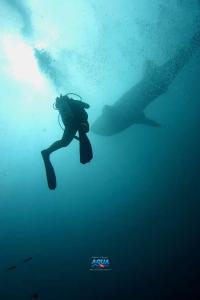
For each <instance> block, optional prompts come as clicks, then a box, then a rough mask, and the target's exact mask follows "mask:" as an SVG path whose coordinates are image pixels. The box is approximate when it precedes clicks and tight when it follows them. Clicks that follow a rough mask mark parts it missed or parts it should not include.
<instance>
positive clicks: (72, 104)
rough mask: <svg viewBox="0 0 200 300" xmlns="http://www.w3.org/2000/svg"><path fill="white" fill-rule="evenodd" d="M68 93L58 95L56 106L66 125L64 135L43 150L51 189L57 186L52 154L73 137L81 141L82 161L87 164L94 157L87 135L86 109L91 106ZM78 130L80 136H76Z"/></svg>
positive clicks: (66, 144)
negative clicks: (51, 159)
mask: <svg viewBox="0 0 200 300" xmlns="http://www.w3.org/2000/svg"><path fill="white" fill-rule="evenodd" d="M68 95H69V94H67V95H64V96H62V95H60V97H57V98H56V101H55V107H54V108H55V109H56V110H58V111H59V113H60V116H61V119H62V122H63V124H64V126H65V128H64V133H63V136H62V138H61V139H60V140H58V141H56V142H55V143H53V144H52V145H51V146H50V147H49V148H47V149H45V150H43V151H41V154H42V157H43V160H44V164H45V169H46V175H47V181H48V186H49V188H50V189H55V188H56V176H55V172H54V169H53V166H52V164H51V161H50V154H51V153H52V152H54V151H56V150H58V149H60V148H63V147H67V146H68V145H69V144H70V143H71V141H72V140H73V139H76V140H78V141H79V150H80V162H81V163H82V164H85V163H88V162H89V161H90V160H91V159H92V158H93V152H92V146H91V144H90V141H89V139H88V137H87V133H88V132H89V123H88V114H87V112H86V111H85V109H88V108H89V107H90V106H89V104H87V103H84V102H82V101H79V100H74V99H72V98H69V96H68ZM77 132H78V137H77V136H76V133H77Z"/></svg>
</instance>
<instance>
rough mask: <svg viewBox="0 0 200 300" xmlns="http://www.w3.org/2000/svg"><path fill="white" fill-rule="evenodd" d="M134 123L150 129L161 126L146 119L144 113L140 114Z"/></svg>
mask: <svg viewBox="0 0 200 300" xmlns="http://www.w3.org/2000/svg"><path fill="white" fill-rule="evenodd" d="M136 123H138V124H144V125H147V126H151V127H161V124H159V123H158V122H156V121H154V120H152V119H150V118H148V117H146V115H145V114H144V113H142V114H141V115H140V116H139V118H138V119H137V121H136Z"/></svg>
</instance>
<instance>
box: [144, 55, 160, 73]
mask: <svg viewBox="0 0 200 300" xmlns="http://www.w3.org/2000/svg"><path fill="white" fill-rule="evenodd" d="M157 68H158V67H157V65H156V64H155V63H154V62H153V60H150V59H147V60H146V61H145V64H144V74H145V75H151V74H152V73H155V71H156V70H157Z"/></svg>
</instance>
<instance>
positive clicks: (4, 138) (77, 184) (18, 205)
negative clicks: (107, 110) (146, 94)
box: [0, 0, 200, 300]
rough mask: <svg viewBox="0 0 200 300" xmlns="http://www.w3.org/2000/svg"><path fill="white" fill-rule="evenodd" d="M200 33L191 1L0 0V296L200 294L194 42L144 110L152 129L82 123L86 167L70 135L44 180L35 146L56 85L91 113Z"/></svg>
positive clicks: (53, 135) (98, 298)
mask: <svg viewBox="0 0 200 300" xmlns="http://www.w3.org/2000/svg"><path fill="white" fill-rule="evenodd" d="M199 30H200V1H198V0H168V1H164V0H98V1H97V0H68V1H65V0H54V1H49V0H42V1H41V0H27V1H26V0H0V36H1V38H0V115H1V118H0V128H1V130H0V136H1V148H0V158H1V163H0V165H1V168H0V178H1V181H0V300H26V299H27V300H28V299H36V298H37V299H41V300H64V299H66V300H68V299H69V300H108V299H109V300H110V299H113V300H115V299H123V300H133V299H134V300H168V299H169V300H173V299H176V300H179V299H181V300H195V299H199V297H200V288H199V286H200V285H199V278H200V271H199V270H200V259H199V253H200V245H199V229H200V220H199V211H200V205H199V199H200V184H199V180H200V154H199V153H200V142H199V126H200V118H199V111H200V103H199V99H200V84H199V79H200V48H199V49H197V51H196V52H195V53H194V55H193V56H192V57H191V58H190V60H189V61H188V62H187V63H186V64H185V65H184V67H183V68H182V69H181V70H180V72H178V74H177V76H176V77H175V79H174V80H173V82H172V83H171V84H170V86H169V87H168V89H167V91H166V92H165V93H163V94H162V95H160V96H158V97H157V98H155V101H153V102H152V103H151V104H150V105H149V106H148V107H147V108H146V109H145V113H146V114H147V115H148V116H149V117H150V118H152V119H153V120H155V121H156V122H158V123H159V124H160V127H159V128H153V127H150V126H145V125H144V124H133V126H130V127H129V128H127V129H126V130H122V131H121V132H119V133H117V134H115V135H112V136H101V135H98V134H95V133H93V132H92V131H91V132H89V134H88V136H89V138H90V141H91V143H92V146H93V152H94V158H93V160H92V161H91V162H90V163H88V164H86V165H82V164H80V161H79V145H78V141H76V140H74V141H73V142H72V143H71V144H70V145H69V146H68V147H67V148H63V149H61V150H59V151H57V152H55V153H53V154H52V157H51V161H52V164H53V166H54V168H55V171H56V175H57V188H56V190H54V191H52V190H49V189H48V185H47V182H46V176H45V170H44V165H43V161H42V157H41V150H43V149H44V148H47V147H48V146H49V145H50V144H51V143H52V142H54V141H55V140H58V139H60V138H61V136H62V134H63V132H62V129H61V128H60V126H59V124H58V119H57V118H58V113H57V111H55V110H54V109H53V103H54V101H55V98H56V97H57V96H59V95H60V94H67V93H68V92H74V93H76V94H78V95H81V97H82V98H83V101H85V102H87V103H89V104H90V109H89V110H88V111H87V112H88V114H89V122H90V124H93V123H94V122H95V120H96V119H97V118H98V117H99V115H100V114H101V112H102V109H103V107H104V106H105V105H109V106H112V105H113V104H114V103H115V102H116V101H117V99H119V98H120V97H121V96H122V95H123V94H125V93H126V91H127V90H129V89H130V88H131V87H132V86H134V85H136V84H137V83H138V82H140V81H141V79H142V78H143V76H144V72H145V65H146V62H147V61H151V62H153V64H155V65H157V66H160V65H163V64H164V63H165V62H166V61H168V60H169V59H170V58H171V57H173V55H174V54H175V53H176V52H177V51H178V50H179V49H182V48H184V46H185V45H187V43H188V41H190V40H191V38H192V37H193V36H194V35H195V34H196V33H197V32H199ZM132 100H133V101H134V99H132ZM28 257H31V258H32V259H30V260H29V259H28ZM92 257H108V258H109V260H110V264H111V269H112V270H110V271H96V272H95V271H91V270H90V267H91V259H92ZM26 258H27V259H26ZM24 260H25V261H24ZM12 267H13V268H12Z"/></svg>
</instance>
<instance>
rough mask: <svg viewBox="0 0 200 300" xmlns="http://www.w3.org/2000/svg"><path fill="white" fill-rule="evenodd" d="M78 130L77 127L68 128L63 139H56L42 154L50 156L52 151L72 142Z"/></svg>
mask: <svg viewBox="0 0 200 300" xmlns="http://www.w3.org/2000/svg"><path fill="white" fill-rule="evenodd" d="M76 132H77V129H75V128H70V129H67V130H66V129H65V131H64V133H63V136H62V139H61V140H58V141H56V142H55V143H53V144H52V145H51V146H50V147H49V148H47V149H45V150H43V151H42V155H43V156H46V157H48V156H49V155H50V154H51V153H52V152H54V151H56V150H58V149H60V148H63V147H67V146H68V145H69V144H70V143H71V141H72V140H73V138H74V137H75V134H76Z"/></svg>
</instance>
